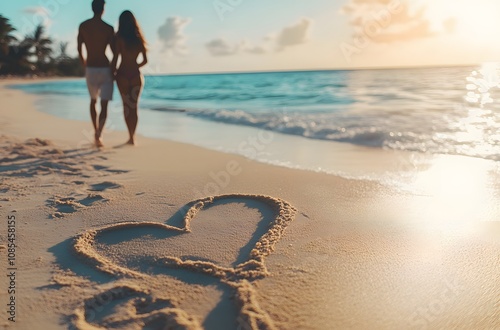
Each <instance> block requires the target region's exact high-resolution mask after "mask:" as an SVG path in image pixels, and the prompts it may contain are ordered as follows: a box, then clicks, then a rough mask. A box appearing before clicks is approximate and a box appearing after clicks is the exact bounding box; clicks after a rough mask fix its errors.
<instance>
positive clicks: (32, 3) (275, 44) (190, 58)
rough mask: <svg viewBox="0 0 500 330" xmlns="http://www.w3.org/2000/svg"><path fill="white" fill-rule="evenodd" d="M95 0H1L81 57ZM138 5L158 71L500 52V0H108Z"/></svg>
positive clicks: (361, 63)
mask: <svg viewBox="0 0 500 330" xmlns="http://www.w3.org/2000/svg"><path fill="white" fill-rule="evenodd" d="M90 3H91V0H16V1H2V3H1V5H0V14H2V15H4V16H6V17H7V18H9V19H10V20H11V23H12V24H13V25H14V27H15V28H16V29H17V30H18V31H17V32H16V33H17V34H18V36H19V37H21V36H24V35H26V34H28V33H29V32H31V31H32V30H34V28H35V26H36V25H37V24H39V23H41V24H43V25H44V26H45V27H46V28H47V32H48V34H49V35H50V36H51V37H52V38H53V39H55V40H57V41H58V42H59V41H67V42H69V50H70V54H71V55H76V36H77V30H78V25H79V23H80V22H82V21H84V20H86V19H88V18H90V17H91V16H92V11H91V7H90ZM123 10H131V11H132V12H133V13H134V14H135V16H136V18H137V19H138V21H139V23H140V25H141V27H142V29H143V31H144V34H145V36H146V39H147V41H148V49H149V58H150V62H149V65H148V66H147V68H146V69H145V71H147V72H146V73H149V74H163V73H192V72H228V71H236V72H241V71H274V70H316V69H351V68H377V67H405V66H433V65H460V64H479V63H483V62H492V61H495V62H496V61H498V60H499V59H500V19H498V17H499V15H500V1H498V0H411V1H410V0H272V1H270V0H183V1H181V0H140V1H139V0H107V1H106V9H105V13H104V16H103V19H104V20H105V21H107V22H108V23H109V24H111V25H113V26H114V27H115V28H117V25H118V17H119V15H120V13H121V12H122V11H123Z"/></svg>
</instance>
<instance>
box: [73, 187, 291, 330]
mask: <svg viewBox="0 0 500 330" xmlns="http://www.w3.org/2000/svg"><path fill="white" fill-rule="evenodd" d="M228 204H244V205H245V206H246V208H247V209H257V208H258V209H259V210H263V212H264V213H266V215H267V216H263V217H262V218H261V220H260V221H259V223H258V224H257V229H256V230H254V231H252V234H251V235H250V239H249V241H248V242H246V243H245V244H244V245H243V246H241V245H237V246H235V244H233V243H234V242H232V241H234V240H236V241H238V239H239V236H241V235H239V233H238V235H237V237H235V236H228V237H226V233H225V232H224V230H225V228H220V232H221V234H220V235H221V236H220V237H219V236H217V235H218V234H219V233H218V232H217V231H213V230H211V231H210V230H205V231H204V230H199V231H194V230H193V229H192V221H193V220H194V219H195V218H196V217H197V216H199V214H202V215H203V213H205V212H211V210H210V209H211V208H215V207H217V208H223V207H224V206H225V205H228ZM264 209H265V210H264ZM201 211H203V212H201ZM296 212H297V210H296V209H295V208H294V207H293V206H292V205H291V204H289V203H288V202H286V201H284V200H281V199H277V198H274V197H269V196H263V195H240V194H233V195H222V196H215V197H208V198H204V199H199V200H196V201H193V202H191V203H189V204H187V205H186V207H184V208H183V209H181V210H180V211H179V212H178V213H177V215H178V216H179V219H178V220H177V222H178V226H177V227H176V226H172V225H167V224H163V223H157V222H141V223H137V222H127V223H119V224H114V225H110V226H106V227H103V228H100V229H97V230H89V231H87V232H85V233H83V234H81V235H80V236H79V237H77V238H76V240H75V242H74V245H73V247H74V250H75V252H76V253H77V255H79V256H80V257H82V258H83V259H84V260H85V261H86V262H88V263H90V264H92V265H93V266H94V267H96V268H97V269H98V270H100V271H101V272H104V273H107V274H109V275H112V276H114V277H117V278H121V279H122V280H120V282H124V281H125V282H126V283H129V284H128V285H131V287H132V286H133V287H135V288H137V289H135V291H134V290H129V291H127V292H129V293H128V294H127V298H123V297H120V299H121V302H118V300H119V299H118V298H112V299H110V300H109V302H108V304H109V306H116V305H120V306H121V307H120V308H117V309H115V310H114V311H113V312H112V313H113V315H112V316H109V315H108V314H106V316H105V317H102V316H99V317H96V316H95V315H93V311H92V309H91V308H90V307H89V305H88V303H87V302H85V303H83V304H82V306H80V307H79V308H78V309H77V310H76V311H75V315H74V325H75V326H76V328H78V329H87V328H95V327H98V328H99V329H101V328H102V329H104V328H106V329H122V328H126V329H145V328H147V329H165V328H169V329H170V327H169V326H171V327H172V328H176V327H179V328H183V329H201V326H200V325H199V324H198V323H197V322H196V321H194V320H195V319H194V318H193V317H190V316H189V315H188V314H187V312H185V311H183V310H181V309H179V308H176V307H175V306H174V305H171V306H166V307H165V306H163V305H155V301H154V300H152V297H153V295H151V294H152V293H151V292H150V293H148V294H147V293H146V291H147V290H148V289H149V288H152V287H155V285H158V286H160V287H161V285H162V283H165V282H164V281H165V278H164V276H160V275H161V274H167V275H168V274H169V270H180V271H188V272H189V273H191V274H194V275H196V274H198V275H197V276H202V277H203V278H207V276H208V278H211V279H212V280H214V281H216V282H218V283H221V285H222V286H223V287H225V288H226V289H227V290H230V291H231V292H232V295H233V298H234V299H233V300H232V301H234V302H236V306H237V307H236V308H237V310H236V314H238V315H235V318H237V319H236V322H237V323H239V327H240V328H241V329H275V326H274V322H273V320H272V319H271V317H270V316H269V315H268V314H267V313H266V312H265V311H264V310H263V309H262V308H261V307H260V306H259V303H258V300H257V294H256V291H255V288H254V285H253V283H252V282H253V281H255V280H256V279H260V278H263V277H266V276H267V275H269V273H268V271H267V268H266V265H265V259H266V257H267V256H269V255H270V254H271V253H272V251H273V250H274V247H275V245H276V243H277V242H278V241H279V240H280V238H281V237H282V235H283V233H284V231H285V229H286V227H287V226H288V225H289V224H290V223H291V221H292V220H293V219H294V217H295V214H296ZM181 215H182V216H181ZM269 215H271V216H269ZM174 218H175V216H174V217H172V218H171V219H170V220H175V219H174ZM223 220H230V219H223ZM238 220H240V219H239V218H238ZM171 222H172V221H170V223H171ZM234 222H235V223H236V224H237V223H238V221H234ZM224 223H225V224H227V225H228V226H231V224H230V223H228V222H224ZM217 224H218V226H217V228H218V229H219V227H220V224H219V223H217ZM209 225H213V223H209ZM240 225H241V223H240ZM197 226H198V224H196V226H194V227H193V228H195V229H196V228H198V227H197ZM201 228H203V227H201ZM196 235H198V236H196ZM207 235H216V236H217V237H216V238H215V239H216V240H217V246H218V249H219V250H220V247H221V246H223V247H224V249H226V248H229V249H231V248H233V249H235V253H234V254H233V256H234V255H236V256H237V257H236V261H233V262H228V260H226V259H227V258H225V257H224V256H219V255H217V253H214V254H213V255H208V257H206V256H205V255H204V254H203V253H202V250H203V249H204V248H206V246H205V247H202V250H196V245H197V244H193V243H194V242H196V243H199V242H200V241H199V240H202V241H203V240H204V239H207V237H203V236H207ZM243 236H244V235H243ZM224 239H225V240H226V241H224ZM212 240H213V237H212ZM183 241H184V243H183ZM240 243H241V242H240V241H238V244H240ZM122 244H124V245H123V246H122ZM198 245H199V244H198ZM124 246H125V248H124ZM136 247H139V248H136ZM165 247H166V248H165ZM183 247H185V249H184V250H183ZM208 248H210V247H208ZM134 249H135V251H136V252H137V251H138V253H135V252H134ZM148 249H149V250H148ZM157 249H160V250H161V252H158V251H157ZM147 251H150V252H152V253H151V254H149V253H148V252H147ZM193 251H194V253H193ZM120 253H121V254H122V255H120ZM141 253H142V254H144V255H143V256H142V257H141ZM193 254H194V255H193ZM196 254H198V256H197V255H196ZM200 255H201V256H200ZM214 259H217V261H215V260H214ZM151 269H154V271H151ZM181 280H182V279H181ZM153 284H154V285H153ZM120 288H122V289H123V284H120V285H118V284H116V285H115V287H114V288H112V289H118V290H120ZM129 289H130V287H129ZM109 290H110V288H109V287H107V288H106V289H103V290H102V291H101V293H100V295H102V294H105V293H106V292H108V291H109ZM153 293H154V292H153ZM98 296H99V295H98ZM98 296H96V297H98ZM96 297H94V298H92V299H95V298H96ZM123 299H125V300H126V301H125V300H123ZM148 299H149V300H148ZM141 301H143V302H144V304H145V305H144V306H146V307H147V309H146V310H147V312H146V313H142V314H141V311H140V309H138V308H137V306H138V305H137V302H141ZM111 302H112V303H111ZM163 303H166V301H163ZM110 308H111V307H106V309H107V310H109V309H110ZM94 314H95V313H94ZM89 315H90V316H89ZM226 317H227V315H226ZM112 320H114V321H117V322H118V323H112ZM150 320H151V321H152V320H154V321H155V322H157V323H155V325H154V326H153V325H152V324H148V325H147V326H146V323H147V322H148V321H150ZM114 321H113V322H114ZM188 321H189V322H188ZM181 322H185V324H184V323H181ZM186 322H187V323H186Z"/></svg>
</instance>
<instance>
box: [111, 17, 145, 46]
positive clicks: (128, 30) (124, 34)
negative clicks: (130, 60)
mask: <svg viewBox="0 0 500 330" xmlns="http://www.w3.org/2000/svg"><path fill="white" fill-rule="evenodd" d="M116 35H117V36H118V37H121V38H122V39H123V41H125V46H126V47H127V48H136V47H137V48H141V49H142V48H146V40H145V39H144V36H143V34H142V31H141V28H140V27H139V24H138V23H137V20H136V19H135V16H134V14H132V12H131V11H129V10H125V11H124V12H123V13H122V14H121V15H120V20H119V26H118V32H117V33H116Z"/></svg>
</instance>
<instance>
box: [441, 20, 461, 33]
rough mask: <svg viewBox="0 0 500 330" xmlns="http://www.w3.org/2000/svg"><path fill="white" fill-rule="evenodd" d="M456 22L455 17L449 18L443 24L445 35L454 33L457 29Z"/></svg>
mask: <svg viewBox="0 0 500 330" xmlns="http://www.w3.org/2000/svg"><path fill="white" fill-rule="evenodd" d="M457 24H458V20H457V19H456V18H455V17H450V18H448V19H446V20H445V21H444V22H443V27H444V30H445V31H446V33H449V34H452V33H455V31H456V29H457Z"/></svg>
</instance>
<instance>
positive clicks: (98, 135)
mask: <svg viewBox="0 0 500 330" xmlns="http://www.w3.org/2000/svg"><path fill="white" fill-rule="evenodd" d="M94 138H95V145H96V147H97V148H102V147H103V146H104V145H103V144H102V139H101V133H99V132H96V133H95V135H94Z"/></svg>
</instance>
